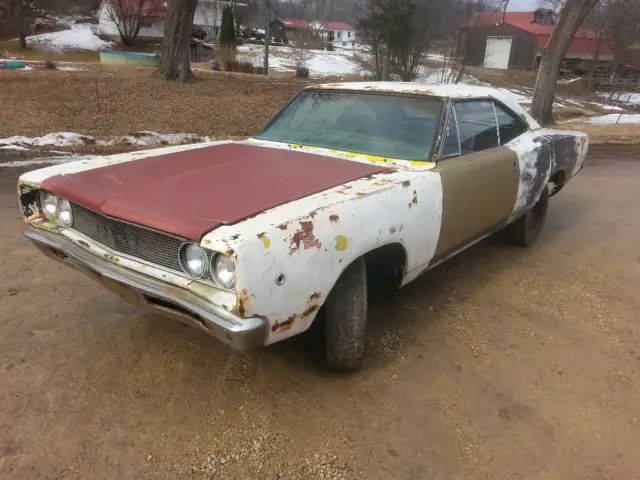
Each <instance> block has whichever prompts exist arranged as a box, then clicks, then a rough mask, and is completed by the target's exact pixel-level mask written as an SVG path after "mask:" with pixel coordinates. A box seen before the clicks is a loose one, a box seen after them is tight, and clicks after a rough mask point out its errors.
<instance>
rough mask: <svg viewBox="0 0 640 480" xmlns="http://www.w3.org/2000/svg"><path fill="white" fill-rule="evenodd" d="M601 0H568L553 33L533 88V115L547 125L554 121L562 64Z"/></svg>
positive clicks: (545, 49)
mask: <svg viewBox="0 0 640 480" xmlns="http://www.w3.org/2000/svg"><path fill="white" fill-rule="evenodd" d="M596 3H598V0H567V2H566V3H565V5H564V8H563V9H562V11H561V12H560V16H559V18H558V20H557V22H556V25H555V26H554V28H553V32H552V33H551V38H549V42H548V43H547V46H546V47H545V48H544V49H543V51H542V59H541V62H540V68H539V70H538V77H537V79H536V86H535V88H534V89H533V100H532V102H531V115H532V116H533V117H534V118H535V119H536V120H538V122H540V123H541V124H543V125H548V124H550V123H551V122H552V121H553V100H554V97H555V89H556V84H557V82H558V76H559V74H560V67H561V66H562V61H563V59H564V56H565V55H566V53H567V50H568V49H569V45H570V44H571V41H572V40H573V37H574V36H575V34H576V32H577V31H578V29H579V28H580V26H581V25H582V22H583V21H584V19H585V18H586V17H587V15H588V14H589V12H591V9H592V8H593V7H594V6H595V4H596Z"/></svg>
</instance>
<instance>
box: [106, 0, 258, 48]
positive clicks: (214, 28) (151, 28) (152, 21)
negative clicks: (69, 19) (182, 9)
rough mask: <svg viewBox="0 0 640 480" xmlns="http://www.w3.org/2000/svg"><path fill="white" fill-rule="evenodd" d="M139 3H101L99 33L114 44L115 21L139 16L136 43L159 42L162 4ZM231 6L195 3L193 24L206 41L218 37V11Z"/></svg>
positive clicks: (213, 0)
mask: <svg viewBox="0 0 640 480" xmlns="http://www.w3.org/2000/svg"><path fill="white" fill-rule="evenodd" d="M140 5H141V3H140V0H103V1H102V4H101V5H100V10H99V11H98V25H99V29H100V33H101V34H102V35H104V36H106V37H109V38H110V39H112V40H115V41H118V40H119V39H120V38H119V37H120V33H119V31H118V26H117V24H116V21H114V20H117V21H122V20H121V18H123V17H125V16H126V14H127V13H128V14H129V15H136V14H138V12H140V13H141V14H142V15H141V16H143V17H144V20H142V25H141V26H140V32H139V33H138V39H140V40H143V41H144V40H147V41H157V40H161V39H162V34H163V30H164V17H165V13H166V9H165V2H163V1H162V0H145V1H144V3H143V4H142V7H141V6H140ZM227 5H231V3H230V2H225V1H221V0H198V6H197V7H196V12H195V14H194V16H193V24H194V26H196V27H199V28H201V29H202V30H204V31H206V32H207V39H208V40H213V39H214V38H216V37H217V36H218V33H219V31H220V24H221V22H222V9H223V8H224V7H225V6H227ZM233 5H234V6H235V8H246V6H247V5H246V4H244V3H237V2H235V3H234V4H233Z"/></svg>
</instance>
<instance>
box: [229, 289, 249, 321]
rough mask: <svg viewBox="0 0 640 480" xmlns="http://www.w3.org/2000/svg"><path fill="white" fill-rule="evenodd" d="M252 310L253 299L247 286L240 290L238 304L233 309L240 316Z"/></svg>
mask: <svg viewBox="0 0 640 480" xmlns="http://www.w3.org/2000/svg"><path fill="white" fill-rule="evenodd" d="M250 311H251V300H250V298H249V292H248V291H247V289H246V288H243V289H242V290H240V293H239V294H238V299H237V300H236V306H235V307H234V309H233V313H236V314H237V315H239V316H240V317H244V316H245V315H246V314H247V313H248V312H250Z"/></svg>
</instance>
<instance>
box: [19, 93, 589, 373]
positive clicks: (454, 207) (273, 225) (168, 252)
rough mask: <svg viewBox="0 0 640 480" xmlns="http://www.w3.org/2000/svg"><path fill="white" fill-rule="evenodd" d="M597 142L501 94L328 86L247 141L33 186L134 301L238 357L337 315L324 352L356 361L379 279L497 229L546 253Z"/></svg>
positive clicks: (55, 172)
mask: <svg viewBox="0 0 640 480" xmlns="http://www.w3.org/2000/svg"><path fill="white" fill-rule="evenodd" d="M587 146H588V139H587V137H586V136H585V135H584V134H582V133H578V132H566V131H558V130H551V129H544V128H541V127H540V125H538V124H537V123H536V122H535V120H534V119H533V118H531V117H530V116H529V115H528V114H527V113H525V112H524V111H523V110H522V108H520V106H519V105H518V103H517V101H516V100H515V98H514V97H513V95H512V94H510V93H509V92H507V91H504V90H501V89H494V88H488V87H474V86H466V85H428V84H415V83H414V84H411V83H384V82H380V83H346V84H328V85H314V86H311V87H309V88H306V89H305V90H303V91H302V92H300V94H298V95H297V96H296V97H295V98H294V99H293V100H292V101H291V102H290V103H289V104H288V105H287V106H286V107H284V108H283V109H282V111H280V113H278V114H277V115H276V116H275V117H274V118H273V119H272V120H271V121H270V122H269V123H268V124H267V125H266V126H265V127H264V129H263V130H262V131H261V132H260V133H258V134H257V135H256V136H255V137H253V138H250V139H248V140H245V141H221V142H212V143H207V144H198V145H189V146H179V147H170V148H163V149H158V150H149V151H144V152H135V153H127V154H121V155H113V156H107V157H104V158H99V159H93V160H85V161H79V162H74V163H67V164H64V165H57V166H53V167H49V168H44V169H40V170H36V171H32V172H29V173H26V174H24V175H22V176H21V177H20V180H19V185H18V194H19V200H20V204H21V207H22V212H23V214H24V217H25V219H26V221H27V223H28V224H29V228H28V230H27V232H26V233H25V235H26V236H27V237H28V238H29V239H30V240H31V241H32V242H33V243H34V244H35V245H36V246H37V247H39V249H40V250H41V251H42V252H44V253H45V254H46V255H48V256H49V257H51V258H53V259H56V260H58V261H60V262H62V263H64V264H67V265H70V266H73V267H76V268H78V269H80V270H81V271H83V272H85V273H87V274H88V275H89V276H90V277H92V278H94V279H96V280H98V281H99V282H101V283H102V284H103V285H104V286H105V287H107V288H108V289H110V290H112V291H114V292H116V293H118V294H119V295H121V296H122V297H124V298H125V299H127V300H130V301H132V302H135V303H137V304H140V305H143V306H145V307H148V308H151V309H153V310H155V311H157V312H160V313H162V314H164V315H170V316H172V317H174V318H177V319H178V320H180V321H183V322H186V323H188V324H191V325H194V326H196V327H198V328H200V329H202V330H203V331H204V332H207V333H209V334H211V335H213V336H214V337H217V338H218V339H220V340H222V341H223V342H226V343H228V344H230V345H232V346H233V347H236V348H239V349H248V348H251V347H256V346H263V345H268V344H271V343H274V342H277V341H280V340H283V339H285V338H287V337H291V336H292V335H297V334H299V333H301V332H303V331H304V330H306V329H308V328H309V326H310V325H311V323H312V322H313V321H314V319H315V318H316V317H317V315H318V313H319V311H320V310H321V309H322V311H323V312H324V314H323V318H324V324H325V326H324V328H325V332H326V339H327V341H326V354H327V362H328V364H329V366H330V367H333V368H337V369H343V370H351V369H356V368H358V367H359V366H360V365H361V362H362V358H363V355H364V350H365V344H366V341H365V340H366V339H365V332H366V324H367V272H368V271H369V272H372V271H374V270H375V271H376V272H383V273H387V274H388V275H389V279H390V280H392V281H393V282H394V283H395V285H396V286H402V285H406V284H407V283H409V282H411V281H412V280H414V279H415V278H416V277H417V276H418V275H420V274H421V273H423V272H425V271H426V270H428V269H430V268H432V267H434V266H435V265H438V264H439V263H441V262H443V261H445V260H446V259H448V258H450V257H452V256H453V255H455V254H456V253H458V252H460V251H461V250H463V249H465V248H467V247H469V246H470V245H472V244H474V243H476V242H478V241H479V240H481V239H482V238H484V237H486V236H487V235H489V234H491V233H493V232H497V231H499V230H504V232H505V236H506V238H507V239H508V240H509V241H510V242H511V243H513V244H516V245H520V246H528V245H531V244H532V243H533V242H534V241H535V240H536V238H537V237H538V234H539V233H540V229H541V227H542V224H543V221H544V219H545V214H546V211H547V205H548V199H549V197H551V196H552V195H554V194H556V193H557V192H559V191H560V190H561V189H562V188H563V186H564V185H566V184H567V182H568V181H569V180H570V179H571V178H572V177H573V176H574V175H575V174H576V173H577V172H578V171H579V170H580V169H581V168H582V166H583V162H584V159H585V156H586V153H587Z"/></svg>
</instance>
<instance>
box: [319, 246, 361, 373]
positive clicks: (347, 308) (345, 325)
mask: <svg viewBox="0 0 640 480" xmlns="http://www.w3.org/2000/svg"><path fill="white" fill-rule="evenodd" d="M325 322H326V339H327V347H326V348H327V365H328V366H329V368H333V369H336V370H343V371H353V370H358V369H359V368H360V367H361V365H362V359H363V358H364V349H365V341H366V330H367V268H366V264H365V261H364V258H360V259H358V260H356V261H355V262H353V263H352V264H351V265H349V267H347V269H346V270H345V271H344V272H343V273H342V275H341V276H340V278H339V279H338V282H337V283H336V284H335V286H334V287H333V290H332V291H331V293H330V294H329V297H328V298H327V301H326V303H325Z"/></svg>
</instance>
